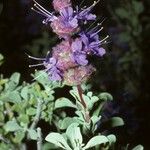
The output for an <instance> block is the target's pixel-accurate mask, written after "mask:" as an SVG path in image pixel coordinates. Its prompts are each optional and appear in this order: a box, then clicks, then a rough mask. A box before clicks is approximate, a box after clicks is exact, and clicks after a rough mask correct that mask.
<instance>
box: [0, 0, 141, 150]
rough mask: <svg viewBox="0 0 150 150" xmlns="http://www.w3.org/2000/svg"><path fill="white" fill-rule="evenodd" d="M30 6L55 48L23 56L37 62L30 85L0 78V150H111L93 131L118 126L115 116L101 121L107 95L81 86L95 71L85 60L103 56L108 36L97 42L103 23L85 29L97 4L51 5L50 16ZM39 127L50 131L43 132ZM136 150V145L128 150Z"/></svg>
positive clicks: (106, 137)
mask: <svg viewBox="0 0 150 150" xmlns="http://www.w3.org/2000/svg"><path fill="white" fill-rule="evenodd" d="M33 2H34V7H33V8H32V10H34V11H35V12H37V13H39V14H40V15H42V16H44V17H45V18H44V20H43V23H44V24H46V25H47V26H50V27H51V29H52V30H53V32H54V33H56V35H57V36H58V37H59V38H60V42H59V43H58V44H57V45H56V46H54V47H53V48H52V49H51V50H50V51H48V53H47V55H46V57H45V58H36V57H33V56H30V55H28V56H29V58H31V59H33V60H35V61H38V62H39V63H37V64H35V65H30V67H37V66H43V68H44V69H43V70H41V71H36V72H35V74H33V75H32V76H33V78H34V80H33V82H32V83H30V84H29V83H26V82H23V83H20V74H19V73H14V74H12V76H11V77H10V78H8V79H5V78H4V77H3V75H1V76H0V126H1V128H0V150H26V149H29V144H28V143H29V141H31V140H33V141H34V140H35V141H36V143H37V146H36V147H37V148H31V149H37V150H50V149H58V150H60V149H64V150H86V149H95V150H108V149H112V150H113V149H116V148H115V142H116V140H117V139H116V136H115V135H113V134H107V132H103V133H99V130H98V129H99V128H100V127H101V126H102V124H104V125H105V126H106V127H107V128H106V130H109V129H108V128H109V127H110V128H111V127H116V126H122V125H124V122H123V120H122V119H121V118H120V117H116V116H115V117H112V118H109V119H108V120H106V121H105V122H102V121H101V118H102V108H103V106H104V104H105V102H107V101H112V100H113V97H112V96H111V95H110V94H109V93H107V92H100V93H94V92H92V91H91V85H90V84H87V81H88V79H90V78H91V76H92V74H93V73H94V72H95V71H96V68H95V67H94V65H93V64H92V63H91V61H90V58H91V57H93V56H94V55H96V56H97V57H102V56H103V55H104V54H105V53H106V51H105V49H104V48H103V47H102V46H103V44H106V43H107V41H106V40H107V38H108V36H106V37H104V38H103V39H101V38H100V37H99V33H100V32H101V30H103V27H102V22H103V21H102V22H100V23H98V24H97V25H95V26H94V27H92V26H91V24H93V22H95V20H96V15H95V14H93V13H92V10H93V8H94V7H95V5H96V4H97V3H98V2H99V0H98V1H94V3H93V4H92V5H91V6H89V7H82V8H80V7H79V6H75V7H73V6H72V2H71V1H70V0H53V2H52V4H53V7H54V11H53V12H49V11H48V10H46V9H45V8H43V7H42V6H41V5H40V4H39V3H38V2H36V1H35V0H33ZM87 26H88V27H87ZM89 26H90V27H89ZM2 62H3V56H2V55H0V64H2ZM66 85H67V86H70V90H69V92H68V93H67V94H66V95H65V96H59V95H57V94H56V90H57V89H59V88H64V86H66ZM40 123H45V124H48V125H49V126H50V127H52V129H50V131H46V132H45V130H44V128H43V126H41V125H40ZM48 133H49V134H48ZM45 134H46V135H45ZM47 134H48V135H47ZM124 149H126V150H127V149H128V146H127V147H126V148H124ZM142 149H143V146H141V145H138V146H136V147H135V148H134V149H133V150H142Z"/></svg>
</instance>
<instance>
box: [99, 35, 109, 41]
mask: <svg viewBox="0 0 150 150" xmlns="http://www.w3.org/2000/svg"><path fill="white" fill-rule="evenodd" d="M108 38H109V35H107V36H106V37H105V38H104V39H103V40H101V41H100V42H101V43H102V42H104V41H106V39H108Z"/></svg>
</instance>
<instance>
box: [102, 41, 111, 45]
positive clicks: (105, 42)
mask: <svg viewBox="0 0 150 150" xmlns="http://www.w3.org/2000/svg"><path fill="white" fill-rule="evenodd" d="M108 43H111V41H109V42H108V41H104V42H102V43H101V45H104V44H108Z"/></svg>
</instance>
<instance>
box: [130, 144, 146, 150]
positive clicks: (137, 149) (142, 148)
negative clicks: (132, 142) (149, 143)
mask: <svg viewBox="0 0 150 150" xmlns="http://www.w3.org/2000/svg"><path fill="white" fill-rule="evenodd" d="M132 150H144V147H143V146H142V145H138V146H136V147H134V148H133V149H132Z"/></svg>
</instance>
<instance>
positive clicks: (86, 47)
mask: <svg viewBox="0 0 150 150" xmlns="http://www.w3.org/2000/svg"><path fill="white" fill-rule="evenodd" d="M99 1H100V0H97V1H94V3H93V4H92V5H91V6H89V7H83V8H81V9H80V8H79V7H78V6H76V9H75V10H73V7H72V3H71V0H52V4H53V7H54V10H55V11H54V12H49V11H47V10H46V9H45V8H43V7H42V6H41V5H40V4H39V3H38V2H36V0H33V2H34V3H35V4H34V7H33V8H32V10H34V11H35V12H37V13H39V14H41V15H42V16H44V17H45V20H44V21H43V23H44V24H48V25H50V27H51V28H52V30H53V32H54V33H56V34H57V35H58V37H59V38H61V39H62V41H61V42H60V43H59V44H57V45H56V46H54V47H53V48H52V51H51V54H50V53H48V54H47V56H46V58H36V57H32V56H29V55H28V56H29V58H32V59H34V60H38V61H41V63H38V64H33V65H30V66H29V67H37V66H44V67H45V69H44V71H45V72H46V73H47V74H48V76H49V79H50V80H53V81H63V83H65V84H66V85H70V86H73V85H80V84H82V83H83V82H85V81H87V80H88V79H89V78H90V76H91V75H92V73H93V72H95V71H96V69H95V67H93V66H92V65H91V64H90V61H88V59H87V58H88V55H97V56H100V57H102V56H103V55H104V54H105V53H106V51H105V49H104V48H102V44H106V43H107V42H106V39H107V38H108V36H106V37H105V38H104V39H102V40H100V38H99V33H100V32H101V30H102V29H103V27H101V24H102V22H103V21H104V20H103V21H102V22H101V23H100V24H98V25H97V26H96V27H94V28H92V29H91V26H90V27H89V28H88V29H86V30H82V27H83V26H84V25H85V24H86V23H88V21H93V20H96V15H95V14H92V9H93V8H94V7H95V5H96V4H97V3H98V2H99ZM94 23H95V22H94ZM92 25H93V23H92Z"/></svg>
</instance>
